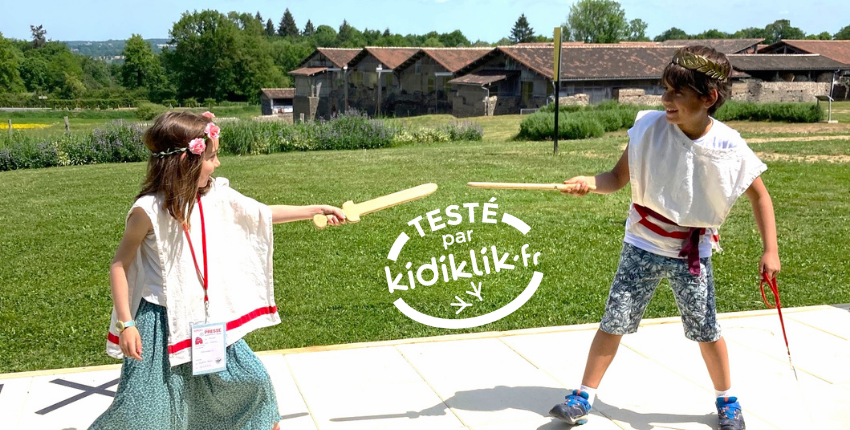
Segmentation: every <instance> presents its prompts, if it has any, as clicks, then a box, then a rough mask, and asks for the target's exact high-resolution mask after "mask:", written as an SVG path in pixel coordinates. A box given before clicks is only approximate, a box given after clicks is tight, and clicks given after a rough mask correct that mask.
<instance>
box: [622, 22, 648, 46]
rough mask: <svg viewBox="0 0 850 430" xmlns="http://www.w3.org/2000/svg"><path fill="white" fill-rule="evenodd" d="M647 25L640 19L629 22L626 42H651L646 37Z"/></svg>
mask: <svg viewBox="0 0 850 430" xmlns="http://www.w3.org/2000/svg"><path fill="white" fill-rule="evenodd" d="M647 25H648V24H647V23H645V22H643V20H642V19H639V18H638V19H633V20H631V21H629V30H628V33H627V36H626V40H629V41H632V42H646V41H649V38H648V37H646V27H647Z"/></svg>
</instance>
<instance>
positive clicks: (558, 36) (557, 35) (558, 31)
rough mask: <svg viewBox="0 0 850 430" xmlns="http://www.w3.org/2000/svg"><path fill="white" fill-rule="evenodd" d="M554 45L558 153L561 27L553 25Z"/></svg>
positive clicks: (556, 141) (556, 143)
mask: <svg viewBox="0 0 850 430" xmlns="http://www.w3.org/2000/svg"><path fill="white" fill-rule="evenodd" d="M552 41H553V42H555V43H554V45H555V52H554V56H555V61H554V63H553V65H554V70H553V72H554V78H555V137H554V140H555V154H554V155H558V114H559V113H560V111H561V27H560V26H558V27H555V35H554V38H553V39H552Z"/></svg>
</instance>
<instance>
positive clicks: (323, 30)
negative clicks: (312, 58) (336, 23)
mask: <svg viewBox="0 0 850 430" xmlns="http://www.w3.org/2000/svg"><path fill="white" fill-rule="evenodd" d="M337 36H338V34H337V33H336V30H334V28H333V27H331V26H329V25H320V26H318V27H316V35H315V36H313V40H314V41H315V42H316V46H323V47H334V46H336V39H337Z"/></svg>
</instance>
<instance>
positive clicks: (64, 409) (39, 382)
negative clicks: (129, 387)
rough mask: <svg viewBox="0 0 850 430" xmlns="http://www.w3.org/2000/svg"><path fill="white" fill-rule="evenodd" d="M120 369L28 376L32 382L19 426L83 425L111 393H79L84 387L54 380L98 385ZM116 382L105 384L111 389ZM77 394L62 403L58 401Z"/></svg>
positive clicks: (53, 429) (55, 428) (54, 428)
mask: <svg viewBox="0 0 850 430" xmlns="http://www.w3.org/2000/svg"><path fill="white" fill-rule="evenodd" d="M119 376H120V371H118V370H105V371H95V372H84V373H71V374H65V375H44V376H36V377H34V378H32V386H31V387H30V391H29V395H28V396H27V400H26V403H25V404H24V409H23V415H22V417H21V420H20V422H19V424H18V428H19V429H32V430H68V429H86V428H88V426H89V425H91V423H92V422H94V420H95V419H96V418H97V417H98V416H100V414H101V413H103V411H105V410H106V408H107V407H109V405H110V404H111V403H112V399H113V397H111V396H105V395H103V394H91V395H88V396H85V397H82V394H84V391H83V390H81V389H79V388H74V387H68V386H63V385H59V384H56V383H55V382H52V381H56V380H62V381H67V382H69V383H72V384H79V386H80V388H84V387H99V386H103V385H105V384H108V383H109V382H111V381H113V380H116V379H118V377H119ZM117 387H118V384H117V383H116V384H114V385H112V386H109V387H106V390H108V391H111V392H114V391H115V390H116V389H117ZM77 397H81V398H79V399H78V400H76V401H73V402H72V403H68V404H67V405H65V406H61V407H58V408H56V409H53V410H46V409H52V408H54V407H57V406H59V405H60V404H61V403H62V402H66V401H70V400H73V399H75V398H77Z"/></svg>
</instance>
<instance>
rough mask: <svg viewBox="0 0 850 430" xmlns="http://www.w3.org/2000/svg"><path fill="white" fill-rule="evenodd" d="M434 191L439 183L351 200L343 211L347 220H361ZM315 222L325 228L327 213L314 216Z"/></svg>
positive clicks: (343, 207) (346, 203)
mask: <svg viewBox="0 0 850 430" xmlns="http://www.w3.org/2000/svg"><path fill="white" fill-rule="evenodd" d="M434 191H437V184H433V183H429V184H422V185H419V186H418V187H413V188H408V189H406V190H402V191H399V192H395V193H392V194H387V195H385V196H381V197H378V198H375V199H372V200H367V201H365V202H362V203H354V202H353V201H351V200H349V201H347V202H345V203H343V204H342V212H343V213H344V214H345V220H346V221H348V222H359V221H360V217H361V216H363V215H366V214H370V213H372V212H377V211H379V210H382V209H386V208H390V207H393V206H397V205H400V204H402V203H407V202H410V201H413V200H417V199H421V198H423V197H425V196H428V195H430V194H433V193H434ZM313 224H314V225H315V226H316V228H319V229H323V228H325V227H327V226H328V217H327V216H326V215H316V216H314V217H313Z"/></svg>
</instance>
